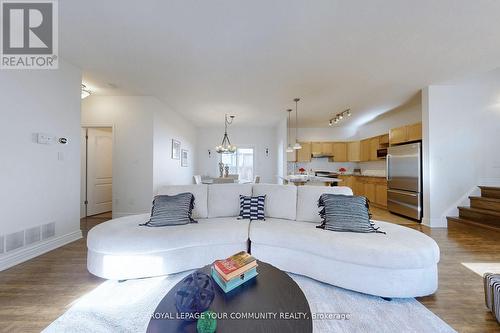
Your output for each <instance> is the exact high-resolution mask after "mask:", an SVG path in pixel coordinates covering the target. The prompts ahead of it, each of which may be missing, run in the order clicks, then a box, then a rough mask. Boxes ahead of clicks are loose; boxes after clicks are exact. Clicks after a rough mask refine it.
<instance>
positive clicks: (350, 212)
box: [318, 194, 381, 233]
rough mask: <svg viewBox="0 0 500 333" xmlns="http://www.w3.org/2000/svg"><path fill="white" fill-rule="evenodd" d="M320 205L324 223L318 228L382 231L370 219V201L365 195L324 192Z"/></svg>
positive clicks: (365, 231) (364, 231)
mask: <svg viewBox="0 0 500 333" xmlns="http://www.w3.org/2000/svg"><path fill="white" fill-rule="evenodd" d="M318 207H323V209H321V211H320V213H319V214H320V216H321V218H322V219H323V223H322V224H321V225H320V226H318V228H322V229H325V230H331V231H350V232H362V233H367V232H381V231H378V228H375V227H374V225H373V222H371V221H370V212H369V203H368V199H367V198H365V197H360V196H352V195H339V194H322V195H321V197H320V198H319V201H318Z"/></svg>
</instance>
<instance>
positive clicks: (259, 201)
mask: <svg viewBox="0 0 500 333" xmlns="http://www.w3.org/2000/svg"><path fill="white" fill-rule="evenodd" d="M265 202H266V196H265V195H261V196H257V197H250V196H245V195H240V217H239V219H250V221H252V220H265V216H264V205H265Z"/></svg>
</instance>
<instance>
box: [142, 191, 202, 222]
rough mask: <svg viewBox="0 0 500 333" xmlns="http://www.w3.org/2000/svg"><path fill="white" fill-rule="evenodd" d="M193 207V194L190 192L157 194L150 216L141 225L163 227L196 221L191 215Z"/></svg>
mask: <svg viewBox="0 0 500 333" xmlns="http://www.w3.org/2000/svg"><path fill="white" fill-rule="evenodd" d="M193 208H194V195H193V194H192V193H180V194H177V195H157V196H155V198H154V200H153V208H152V209H151V218H150V219H149V221H148V222H146V223H145V224H143V225H145V226H148V227H163V226H169V225H181V224H188V223H196V221H195V220H193V218H192V217H191V214H192V211H193Z"/></svg>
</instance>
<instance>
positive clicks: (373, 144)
mask: <svg viewBox="0 0 500 333" xmlns="http://www.w3.org/2000/svg"><path fill="white" fill-rule="evenodd" d="M379 147H380V143H379V137H378V136H376V137H374V138H371V139H370V161H378V157H377V150H378V148H379Z"/></svg>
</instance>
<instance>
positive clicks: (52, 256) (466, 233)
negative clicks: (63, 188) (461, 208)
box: [0, 208, 500, 333]
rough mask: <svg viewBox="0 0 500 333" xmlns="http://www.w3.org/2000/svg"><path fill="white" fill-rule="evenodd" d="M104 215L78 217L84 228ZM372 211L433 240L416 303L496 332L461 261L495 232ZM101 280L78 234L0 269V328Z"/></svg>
mask: <svg viewBox="0 0 500 333" xmlns="http://www.w3.org/2000/svg"><path fill="white" fill-rule="evenodd" d="M110 217H111V216H110V214H108V215H104V216H93V217H89V218H87V219H82V230H84V234H86V231H87V230H89V229H90V228H92V227H93V226H95V225H97V224H99V223H101V222H103V221H105V220H107V219H109V218H110ZM373 217H374V218H375V219H379V220H385V221H390V222H393V223H398V224H403V225H405V226H408V227H411V228H414V229H417V230H420V231H422V232H424V233H425V234H427V235H429V236H431V237H432V238H434V239H435V240H436V242H437V243H438V244H439V247H440V248H441V262H440V264H439V290H438V292H437V293H436V294H434V295H432V296H428V297H422V298H419V301H420V302H421V303H422V304H424V305H425V306H426V307H427V308H429V309H430V310H431V311H432V312H434V313H435V314H436V315H438V316H439V317H441V318H442V319H443V320H444V321H446V322H447V323H448V324H449V325H451V326H452V327H453V328H454V329H456V330H457V331H458V332H477V333H487V332H500V326H499V325H498V323H497V322H496V321H495V319H494V318H493V316H492V315H491V314H490V313H489V312H488V310H487V309H486V308H485V306H484V300H483V286H482V278H481V277H480V276H479V275H477V274H475V273H474V272H472V271H470V270H469V269H467V268H465V267H464V266H463V265H462V264H461V263H462V262H500V232H496V231H490V230H487V229H481V228H477V227H473V226H469V225H465V224H459V223H450V225H449V228H448V229H432V230H431V229H429V228H427V227H424V226H421V225H419V224H417V223H415V222H412V221H409V220H406V219H404V218H401V217H398V216H395V215H392V214H389V213H388V212H386V211H384V210H380V209H376V208H373ZM103 281H104V280H102V279H100V278H97V277H95V276H92V275H91V274H90V273H88V272H87V269H86V246H85V240H84V239H81V240H78V241H76V242H73V243H71V244H68V245H66V246H63V247H61V248H59V249H56V250H54V251H51V252H49V253H46V254H44V255H42V256H39V257H37V258H35V259H32V260H30V261H27V262H25V263H22V264H20V265H17V266H15V267H12V268H10V269H8V270H5V271H3V272H0V332H24V333H27V332H39V331H40V330H42V329H43V328H45V327H46V326H47V325H49V324H50V323H51V322H52V321H53V320H55V319H56V318H57V317H58V316H60V315H61V314H63V313H64V312H65V311H66V310H67V309H68V308H69V307H70V306H71V304H72V303H73V302H74V301H76V300H77V299H78V298H79V297H81V296H83V295H85V294H86V293H87V292H89V291H91V290H92V289H94V288H95V287H96V286H98V285H99V284H100V283H102V282H103ZM381 315H383V314H381ZM425 333H427V332H425Z"/></svg>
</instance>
